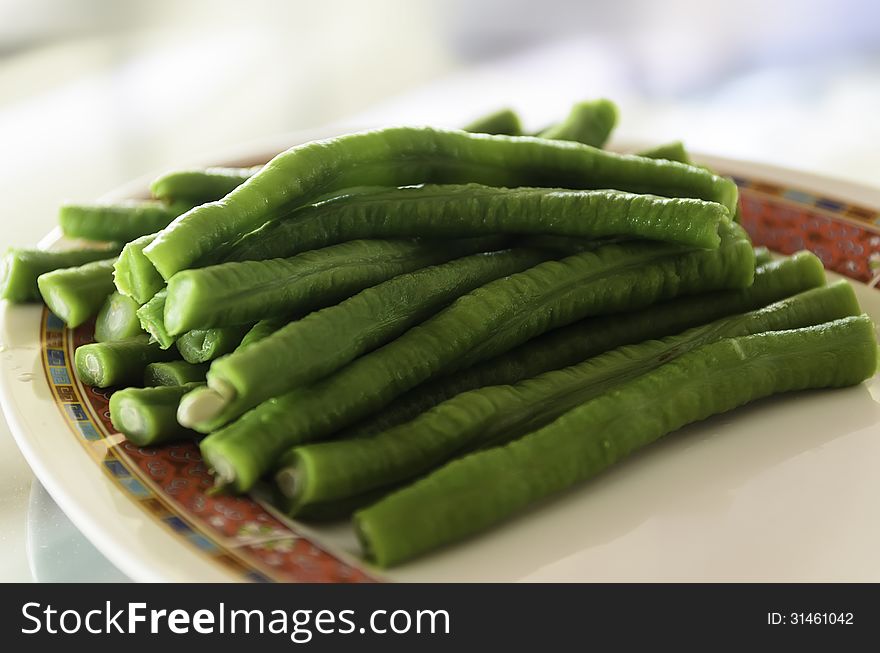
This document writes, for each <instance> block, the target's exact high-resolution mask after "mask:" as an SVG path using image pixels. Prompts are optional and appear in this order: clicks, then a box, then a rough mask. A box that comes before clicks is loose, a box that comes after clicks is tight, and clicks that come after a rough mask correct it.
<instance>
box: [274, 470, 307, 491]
mask: <svg viewBox="0 0 880 653" xmlns="http://www.w3.org/2000/svg"><path fill="white" fill-rule="evenodd" d="M275 482H276V483H277V484H278V489H279V490H281V493H282V494H283V495H284V496H285V497H287V498H288V499H296V498H297V495H298V494H299V491H300V487H301V486H302V474H301V472H300V469H299V468H298V467H296V466H295V465H290V466H288V467H285V468H284V469H282V470H280V471H279V472H278V473H277V474H276V475H275Z"/></svg>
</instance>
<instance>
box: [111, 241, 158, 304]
mask: <svg viewBox="0 0 880 653" xmlns="http://www.w3.org/2000/svg"><path fill="white" fill-rule="evenodd" d="M155 238H156V234H147V235H146V236H141V237H140V238H137V239H136V240H133V241H131V242H130V243H128V244H127V245H126V246H125V247H124V248H123V249H122V253H121V254H120V255H119V259H118V260H117V261H116V264H115V265H114V266H113V283H114V284H115V285H116V289H117V290H118V291H119V292H120V293H122V294H123V295H127V296H128V297H131V298H132V299H134V300H135V301H136V302H137V303H138V304H146V303H147V302H148V301H150V298H151V297H153V296H154V295H155V294H156V293H157V292H159V291H160V290H162V288H163V287H164V286H165V280H164V279H163V278H162V275H161V274H159V273H158V272H157V271H156V268H154V267H153V264H152V263H150V261H149V259H147V257H146V256H144V248H145V247H146V246H147V245H149V244H150V243H152V242H153V240H155Z"/></svg>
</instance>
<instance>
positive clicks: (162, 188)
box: [150, 166, 262, 206]
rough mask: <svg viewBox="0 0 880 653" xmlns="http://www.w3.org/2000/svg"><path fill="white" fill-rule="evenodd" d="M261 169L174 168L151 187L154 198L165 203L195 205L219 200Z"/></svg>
mask: <svg viewBox="0 0 880 653" xmlns="http://www.w3.org/2000/svg"><path fill="white" fill-rule="evenodd" d="M261 168H262V166H253V167H251V168H222V167H215V168H202V169H193V170H175V171H174V172H169V173H167V174H164V175H162V176H161V177H159V178H158V179H156V180H155V181H154V182H153V183H152V185H151V186H150V190H151V191H152V192H153V197H157V198H159V199H161V200H165V201H166V202H188V203H190V204H192V205H193V206H195V205H197V204H202V203H204V202H213V201H215V200H218V199H220V198H221V197H223V196H224V195H226V194H227V193H229V192H231V191H233V190H235V189H236V188H238V187H239V186H241V185H242V184H243V183H244V182H246V181H247V180H248V179H250V178H251V177H253V176H254V175H255V174H256V173H257V172H259V171H260V169H261Z"/></svg>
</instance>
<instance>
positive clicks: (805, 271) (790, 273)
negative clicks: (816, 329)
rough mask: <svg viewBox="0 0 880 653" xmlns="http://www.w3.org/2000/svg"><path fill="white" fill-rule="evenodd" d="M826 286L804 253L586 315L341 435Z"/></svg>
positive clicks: (418, 392)
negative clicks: (745, 273) (738, 278)
mask: <svg viewBox="0 0 880 653" xmlns="http://www.w3.org/2000/svg"><path fill="white" fill-rule="evenodd" d="M824 283H825V270H824V269H823V267H822V262H821V261H820V260H819V259H818V258H817V257H816V256H815V255H814V254H811V253H810V252H798V253H796V254H794V255H792V256H791V257H788V258H784V259H780V260H778V261H774V262H772V263H768V264H765V265H763V266H761V267H760V268H758V269H757V270H756V271H755V280H754V283H753V284H752V285H751V286H749V287H748V288H744V289H742V290H730V291H722V292H717V293H711V294H705V295H696V296H692V297H681V298H679V299H673V300H671V301H668V302H664V303H662V304H659V305H656V306H650V307H648V308H645V309H642V310H638V311H631V312H628V313H623V314H614V315H608V316H601V317H592V318H587V319H585V320H582V321H580V322H577V323H575V324H572V325H570V326H567V327H563V328H560V329H555V330H553V331H550V332H549V333H546V334H544V335H542V336H539V337H537V338H534V339H533V340H530V341H528V342H526V343H525V344H523V345H521V346H519V347H516V348H514V349H512V350H511V351H509V352H507V353H506V354H503V355H501V356H497V357H495V358H491V359H489V360H486V361H484V362H482V363H479V364H476V365H473V366H471V367H469V368H466V369H463V370H461V371H459V372H455V373H454V374H447V375H446V376H441V377H439V378H437V379H436V380H434V381H432V382H429V383H425V384H422V385H420V386H417V387H416V388H413V389H412V390H411V391H409V392H407V393H406V394H404V395H402V396H400V397H399V398H397V399H396V400H395V401H394V402H392V403H391V404H389V405H388V406H387V407H386V408H384V409H383V410H381V411H378V412H376V413H374V414H372V415H370V416H368V417H366V418H365V419H363V420H361V421H359V422H358V423H357V424H355V425H353V426H352V427H351V428H349V429H345V430H344V431H342V433H340V434H339V435H340V437H343V438H346V437H362V436H365V435H372V434H375V433H380V432H382V431H386V430H388V429H390V428H392V427H394V426H397V425H398V424H402V423H404V422H407V421H409V420H411V419H413V418H414V417H416V416H417V415H419V414H421V413H423V412H424V411H426V410H428V409H429V408H431V407H432V406H435V405H437V404H438V403H440V402H441V401H445V400H446V399H449V398H450V397H453V396H455V395H457V394H459V393H461V392H466V391H468V390H473V389H475V388H480V387H483V386H488V385H504V384H511V383H516V382H517V381H520V380H522V379H526V378H529V377H532V376H537V375H538V374H542V373H544V372H548V371H550V370H553V369H559V368H562V367H567V366H569V365H573V364H575V363H576V362H577V361H580V360H584V359H586V358H590V357H591V356H596V355H598V354H601V353H602V352H604V351H608V350H609V349H614V348H615V347H620V346H621V345H628V344H634V343H638V342H642V341H644V340H650V339H653V338H662V337H664V336H668V335H672V334H674V333H680V332H681V331H684V330H685V329H689V328H691V327H695V326H698V325H700V324H705V323H707V322H711V321H713V320H716V319H718V318H722V317H725V316H727V315H733V314H735V313H743V312H746V311H750V310H754V309H756V308H760V307H762V306H766V305H767V304H770V303H773V302H775V301H778V300H780V299H784V298H785V297H789V296H791V295H794V294H797V293H799V292H802V291H804V290H809V289H810V288H815V287H818V286H821V285H823V284H824Z"/></svg>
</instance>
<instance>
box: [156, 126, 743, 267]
mask: <svg viewBox="0 0 880 653" xmlns="http://www.w3.org/2000/svg"><path fill="white" fill-rule="evenodd" d="M426 182H429V183H462V182H477V183H483V184H487V185H495V186H551V187H564V188H575V189H589V188H616V189H619V190H623V191H631V192H636V193H653V194H657V195H663V196H672V197H693V198H698V199H703V200H709V201H714V202H719V203H721V204H723V205H724V206H725V207H727V209H728V210H729V211H731V212H732V211H734V210H735V208H736V202H737V189H736V185H735V184H734V183H733V182H732V181H731V180H729V179H723V178H721V177H718V176H716V175H713V174H711V173H709V172H708V171H706V170H702V169H699V168H695V167H690V166H686V165H683V164H680V163H676V162H671V161H665V160H657V159H647V158H644V157H637V156H626V155H619V154H613V153H610V152H605V151H603V150H599V149H596V148H592V147H590V146H587V145H581V144H579V143H572V142H564V141H551V140H546V139H540V138H531V137H525V136H519V137H514V136H489V135H486V134H469V133H467V132H463V131H443V130H437V129H432V128H427V127H423V128H414V127H396V128H389V129H382V130H375V131H368V132H360V133H356V134H349V135H346V136H341V137H339V138H334V139H328V140H325V141H314V142H311V143H306V144H305V145H301V146H298V147H294V148H292V149H290V150H288V151H287V152H284V153H282V154H280V155H278V156H277V157H275V158H274V159H273V160H272V161H270V162H269V163H268V164H267V165H266V166H265V167H264V168H263V169H262V170H260V172H258V173H257V174H255V175H254V176H253V177H251V178H250V180H248V182H247V183H245V184H242V185H241V186H239V187H238V188H236V189H235V190H233V191H232V192H231V193H229V195H227V196H226V197H224V198H223V200H222V201H220V202H212V203H208V204H203V205H201V206H198V207H196V208H194V209H193V210H192V211H189V212H188V213H185V214H184V215H182V216H180V217H179V218H177V219H176V220H175V221H174V222H172V223H171V224H170V225H169V226H168V227H166V228H165V229H164V230H163V231H162V232H160V234H159V236H158V237H157V238H156V240H154V241H153V242H152V243H151V244H150V245H149V246H147V247H146V248H145V249H144V253H145V254H146V256H147V258H149V259H150V261H151V262H152V263H153V265H154V266H155V267H156V269H157V270H158V271H159V272H160V274H162V276H163V278H165V279H166V280H167V279H170V278H171V277H172V276H173V275H174V274H175V273H177V272H180V271H181V270H185V269H188V268H191V267H192V266H193V265H195V264H196V263H198V261H200V260H202V259H203V258H204V257H205V256H206V255H207V254H209V253H211V252H212V251H214V250H215V249H216V248H217V247H219V246H220V245H222V244H223V243H226V242H230V241H233V240H235V239H238V238H240V237H242V236H243V235H244V234H246V233H248V232H250V231H252V230H254V229H256V228H258V227H260V226H262V225H263V224H264V223H265V222H266V221H267V220H268V219H269V218H270V217H271V215H272V214H273V213H274V212H277V211H279V210H282V209H285V208H287V209H291V208H296V207H297V206H303V205H305V204H307V203H309V202H310V201H314V200H315V199H316V198H318V197H320V196H322V195H327V194H328V193H332V192H337V191H339V190H340V189H343V188H350V187H353V186H405V185H409V184H418V183H426Z"/></svg>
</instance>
